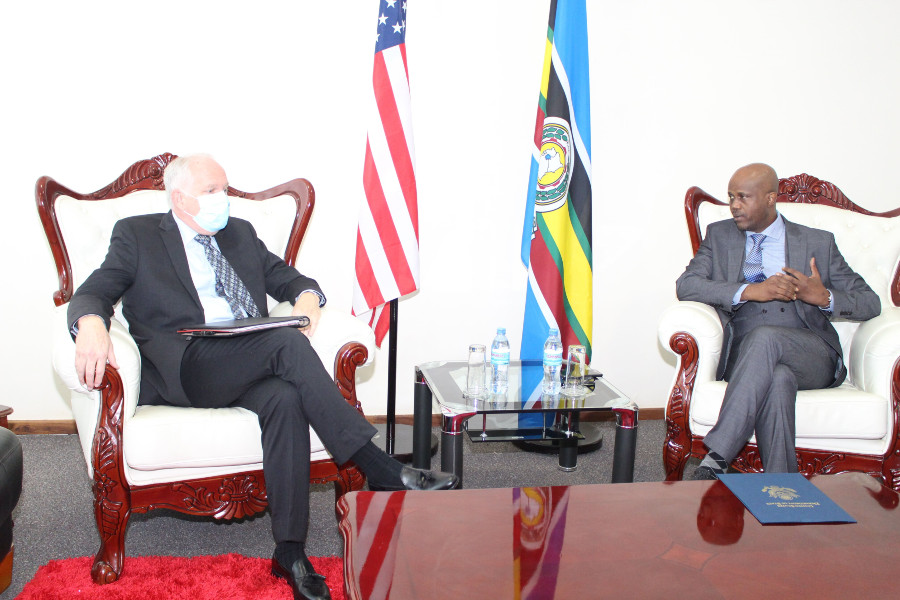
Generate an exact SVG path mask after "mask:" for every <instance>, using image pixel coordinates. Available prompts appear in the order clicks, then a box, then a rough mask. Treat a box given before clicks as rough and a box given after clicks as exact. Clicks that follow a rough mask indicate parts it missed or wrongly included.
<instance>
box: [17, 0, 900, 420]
mask: <svg viewBox="0 0 900 600" xmlns="http://www.w3.org/2000/svg"><path fill="white" fill-rule="evenodd" d="M409 4H410V10H409V20H408V25H409V34H408V37H407V49H408V54H409V71H410V80H411V81H410V85H411V90H412V96H413V98H412V100H413V113H414V114H413V117H414V123H415V142H416V161H417V172H418V182H419V211H420V213H419V214H420V236H421V263H422V289H421V291H420V292H419V293H418V294H417V295H415V296H414V297H411V298H409V299H407V300H404V301H403V302H401V304H400V340H399V344H400V351H399V366H398V387H399V389H398V401H397V412H398V414H410V413H412V372H413V365H414V364H415V363H416V362H421V361H425V360H430V359H441V358H461V357H462V355H463V353H464V349H465V346H466V344H467V343H470V342H474V341H477V340H481V341H484V342H489V340H490V338H491V337H492V333H493V329H494V328H495V327H496V326H497V325H505V326H506V327H508V329H509V333H510V337H511V339H512V341H513V348H514V355H515V350H516V349H517V348H518V340H519V334H520V332H521V320H522V309H523V305H524V290H525V273H524V271H523V270H522V267H521V265H520V263H519V261H518V244H519V236H520V231H521V227H522V218H523V203H524V197H525V186H526V180H527V177H528V168H529V160H530V158H529V157H530V150H529V144H530V140H531V137H532V128H533V126H534V114H535V109H536V102H537V96H538V84H539V79H540V68H541V61H542V58H543V49H544V48H543V46H544V41H543V40H544V35H545V31H546V23H547V10H548V5H549V0H518V1H517V2H515V3H512V2H501V1H499V0H485V1H482V2H480V3H476V4H475V6H476V7H477V8H476V10H474V11H472V10H469V7H468V5H460V4H459V3H454V2H436V1H434V0H432V1H427V0H409ZM154 8H156V9H159V10H163V9H164V10H165V11H169V14H162V12H157V13H153V12H152V10H153V9H154ZM376 12H377V3H376V2H375V0H350V1H345V2H294V1H291V2H287V1H285V0H281V1H277V2H268V3H255V4H254V3H247V2H235V1H221V0H220V1H216V2H212V1H196V2H183V1H182V2H169V1H161V2H156V3H153V4H146V3H133V2H120V1H89V0H86V1H84V2H78V3H73V2H66V1H52V0H46V1H34V2H15V3H5V4H4V5H3V7H2V8H0V56H2V57H3V58H2V59H0V60H2V62H0V115H2V116H0V119H2V121H0V123H2V127H0V131H2V134H0V181H3V182H4V192H5V198H4V200H5V203H4V208H5V211H6V215H7V223H6V224H7V226H6V235H4V236H3V237H2V238H0V256H2V259H0V260H2V275H3V281H4V284H3V285H4V289H5V293H3V294H0V303H2V304H0V314H2V315H3V319H4V323H3V331H4V334H5V335H4V339H3V344H2V345H0V364H2V365H3V367H2V375H3V379H4V384H5V385H4V386H3V387H4V390H5V393H4V394H3V395H2V397H0V403H4V404H9V405H12V406H13V408H15V411H16V412H15V414H14V415H13V419H23V420H24V419H68V418H70V416H71V415H70V413H69V408H68V405H67V401H66V400H65V399H64V398H65V396H64V395H63V394H62V393H61V392H60V390H59V389H58V387H59V384H58V383H56V382H55V380H54V377H53V375H52V371H51V369H50V365H49V352H48V348H47V344H46V340H47V338H48V326H47V325H45V323H44V319H45V318H46V317H47V315H48V314H49V313H50V312H51V310H52V308H53V303H52V299H51V294H52V292H53V290H54V289H56V275H55V270H54V266H53V261H52V257H51V254H50V251H49V249H48V247H47V244H46V241H45V238H44V235H43V233H42V231H41V229H40V224H39V222H38V218H37V213H36V210H35V207H34V200H33V186H34V182H35V180H36V179H37V178H38V177H39V176H41V175H45V174H47V175H52V176H53V177H55V178H56V179H57V180H59V181H60V182H62V183H63V184H66V185H68V186H69V187H72V188H73V189H76V190H79V191H84V192H87V191H93V190H95V189H98V188H100V187H102V186H104V185H106V184H107V183H109V182H110V180H111V179H112V177H113V176H115V175H117V174H118V173H120V172H121V171H122V170H123V169H124V168H125V167H127V166H128V165H130V164H131V163H132V162H133V161H135V160H138V159H141V158H147V157H150V156H153V155H156V154H159V153H161V152H166V151H168V152H173V153H176V154H184V153H189V152H195V151H205V152H210V153H212V154H214V155H215V156H216V157H217V158H218V159H219V160H220V162H221V163H222V164H223V165H224V166H225V168H226V170H227V171H228V174H229V179H230V181H231V182H232V184H233V185H234V186H235V187H238V188H239V189H244V190H257V189H263V188H265V187H269V186H270V185H273V184H275V183H279V182H282V181H286V180H287V179H291V178H293V177H297V176H303V177H307V178H308V179H310V180H311V181H312V182H313V184H314V185H315V187H316V192H317V201H318V204H317V208H316V213H315V216H314V218H313V221H312V226H311V228H310V230H309V233H308V235H307V239H306V242H305V243H304V246H303V248H302V250H301V256H300V261H299V264H300V265H301V268H302V270H304V271H305V272H307V273H308V274H311V275H313V276H315V277H316V278H318V280H319V281H320V283H321V284H322V286H323V288H324V289H325V290H326V293H327V294H328V296H329V299H330V303H331V305H333V306H336V307H339V308H342V309H345V310H348V311H349V307H350V301H351V289H352V281H353V251H354V240H355V234H356V211H357V205H358V203H359V201H360V199H361V197H362V191H361V178H362V177H361V172H362V158H363V152H364V144H365V124H364V120H363V117H362V115H361V103H360V99H361V98H362V97H363V96H364V95H365V94H366V93H367V90H368V88H369V85H370V83H369V82H370V77H371V68H372V50H373V45H374V44H373V37H374V27H375V25H374V23H375V17H376ZM588 18H589V20H590V22H589V23H588V30H589V35H590V44H591V48H590V52H591V67H592V78H593V79H592V112H593V131H592V139H593V163H594V172H593V180H594V285H595V291H594V298H595V306H594V323H595V324H594V335H593V339H594V364H595V365H596V366H597V367H598V368H600V369H601V370H602V371H603V372H605V373H606V374H607V376H608V377H609V378H610V380H612V381H613V382H614V383H616V384H617V385H618V386H619V387H620V388H621V389H622V390H623V391H624V392H625V393H627V394H629V395H630V396H631V397H632V398H634V399H635V400H636V401H637V402H638V403H639V404H640V406H641V407H643V408H649V407H661V406H664V404H665V400H666V395H667V388H668V385H669V383H670V379H671V376H672V367H671V364H673V361H672V360H671V359H670V358H668V355H667V354H666V353H665V352H663V350H662V348H661V347H660V346H659V344H658V343H657V341H656V321H657V318H658V315H659V314H660V312H661V311H662V310H663V309H664V308H665V307H666V306H667V305H668V304H669V303H670V302H672V301H673V300H674V280H675V278H676V277H677V276H678V274H679V273H680V272H681V270H682V269H683V268H684V265H685V264H686V263H687V261H688V260H689V257H690V246H689V243H688V239H687V235H686V233H685V227H684V218H683V211H682V200H683V197H684V192H685V190H686V189H687V188H688V187H689V186H691V185H700V186H701V187H703V188H704V189H706V190H707V191H709V192H711V193H714V194H716V195H718V196H719V197H722V196H723V195H724V189H725V185H726V183H727V181H728V178H729V177H730V175H731V173H732V172H733V171H734V169H735V168H736V167H738V166H740V165H743V164H745V163H748V162H751V161H757V160H760V161H766V162H769V163H770V164H772V165H773V166H774V167H775V168H776V169H777V170H778V172H779V173H780V174H782V175H791V174H796V173H800V172H807V173H810V174H813V175H816V176H819V177H823V178H826V179H828V180H830V181H833V182H835V183H837V184H838V185H840V186H841V188H842V189H843V190H844V192H845V193H847V195H848V196H849V197H850V198H851V199H852V200H854V201H856V202H857V203H858V204H861V205H863V206H865V207H866V208H869V209H870V210H876V211H883V210H888V209H891V208H893V207H895V206H898V205H900V198H898V197H897V194H896V193H895V192H894V187H893V184H892V183H891V181H892V175H893V172H892V167H893V165H894V164H895V163H896V161H897V159H898V158H900V143H898V140H900V117H898V110H897V107H898V106H900V79H898V78H897V73H898V72H900V37H898V36H897V35H896V31H897V28H898V27H897V26H898V24H900V4H897V3H893V2H889V1H887V0H881V1H879V0H858V1H856V2H853V3H847V2H841V1H839V0H795V1H792V2H784V1H776V0H754V1H752V2H751V1H743V2H728V3H723V2H716V1H713V0H707V1H702V0H681V1H679V2H671V1H667V0H643V1H639V0H632V1H624V0H619V1H615V2H614V1H600V0H588ZM11 290H14V293H10V291H11ZM376 363H377V366H376V367H375V369H374V372H373V373H370V374H368V375H367V376H366V379H365V381H364V382H363V383H362V385H361V388H360V393H361V397H362V399H363V403H364V407H365V410H366V412H367V413H368V414H370V415H379V414H384V413H385V395H386V372H387V353H386V351H382V352H380V353H379V354H378V356H377V359H376Z"/></svg>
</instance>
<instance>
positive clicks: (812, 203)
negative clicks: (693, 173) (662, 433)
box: [659, 174, 900, 490]
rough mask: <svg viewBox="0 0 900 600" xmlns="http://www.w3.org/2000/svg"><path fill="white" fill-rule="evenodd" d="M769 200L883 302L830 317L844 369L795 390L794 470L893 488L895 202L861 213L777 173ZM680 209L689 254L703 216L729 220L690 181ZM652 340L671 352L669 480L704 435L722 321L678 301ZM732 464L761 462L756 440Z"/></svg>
mask: <svg viewBox="0 0 900 600" xmlns="http://www.w3.org/2000/svg"><path fill="white" fill-rule="evenodd" d="M778 202H779V204H778V210H779V211H780V212H781V213H782V214H783V215H784V216H785V218H787V219H788V220H790V221H794V222H795V223H801V224H804V225H809V226H812V227H817V228H819V229H826V230H828V231H831V232H832V233H834V236H835V239H836V241H837V245H838V248H840V250H841V253H842V254H843V255H844V258H845V259H846V260H847V262H848V263H849V264H850V266H851V267H852V268H853V269H854V270H855V271H856V272H857V273H859V274H860V275H862V276H863V277H864V278H865V280H866V282H868V284H869V285H870V286H871V287H872V289H873V290H875V292H876V293H878V295H879V296H880V297H881V303H882V313H881V315H880V316H878V317H876V318H874V319H871V320H869V321H866V322H864V323H853V322H848V321H844V322H842V321H840V320H835V321H834V326H835V329H837V331H838V334H839V335H840V338H841V345H842V347H843V350H844V360H845V362H846V364H847V367H848V376H847V380H846V381H845V382H844V384H843V385H841V386H840V387H837V388H832V389H827V390H808V391H801V392H799V393H798V395H797V405H796V423H797V439H796V447H797V461H798V466H799V469H800V472H801V473H803V474H805V475H807V476H809V475H812V474H813V473H841V472H844V471H863V472H865V473H869V474H870V475H872V476H874V477H877V478H878V479H880V480H881V481H882V482H883V483H884V484H885V485H888V486H891V487H893V488H894V489H897V490H900V308H898V306H900V268H898V262H900V208H898V209H896V210H893V211H890V212H885V213H873V212H870V211H867V210H865V209H863V208H860V207H859V206H857V205H856V204H854V203H853V202H851V201H850V200H848V199H847V197H846V196H844V194H843V193H842V192H841V191H840V190H839V189H838V188H837V187H836V186H835V185H833V184H831V183H828V182H827V181H821V180H819V179H816V178H815V177H811V176H809V175H806V174H803V175H797V176H795V177H790V178H787V179H782V180H781V181H780V184H779V196H778ZM684 207H685V215H686V217H687V226H688V232H689V234H690V239H691V245H692V247H693V250H694V252H695V253H696V252H697V249H698V247H699V246H700V241H701V234H702V232H704V231H706V226H707V225H708V224H709V223H712V222H714V221H720V220H722V219H728V218H731V214H730V211H729V210H728V204H727V203H725V202H720V201H719V200H716V199H715V198H713V197H712V196H710V195H709V194H707V193H706V192H704V191H703V190H701V189H700V188H697V187H693V188H691V189H689V190H688V192H687V195H686V197H685V202H684ZM659 340H660V343H661V344H662V345H663V347H667V348H671V351H672V352H673V353H674V354H676V355H677V356H678V359H679V360H678V364H677V369H676V372H675V379H674V383H673V385H672V391H671V393H670V395H669V400H668V405H667V407H666V441H665V446H664V447H663V461H664V463H665V469H666V478H667V479H668V480H677V479H681V477H682V474H683V470H684V465H685V462H686V461H687V460H688V458H690V457H691V456H693V457H697V458H699V457H702V456H703V455H705V453H706V450H705V448H704V446H703V436H704V435H705V434H706V433H708V432H709V430H710V429H712V427H713V425H715V423H716V419H717V418H718V415H719V409H720V407H721V405H722V398H723V396H724V393H725V386H726V383H725V382H724V381H716V366H717V364H718V362H719V354H720V352H721V347H722V325H721V323H720V321H719V318H718V316H717V315H716V313H715V311H714V310H713V309H712V308H711V307H709V306H707V305H705V304H701V303H698V302H678V303H676V304H675V305H674V306H672V307H670V308H668V309H667V310H666V311H665V312H664V313H663V315H662V317H661V320H660V324H659ZM732 465H733V466H734V467H735V468H736V469H738V470H739V471H744V472H757V471H761V470H762V462H761V460H760V457H759V451H758V449H757V447H756V444H755V439H753V438H751V440H750V442H749V443H748V444H747V445H746V446H745V447H744V449H743V451H742V452H741V453H740V454H739V455H738V457H737V458H736V459H735V460H734V462H733V463H732Z"/></svg>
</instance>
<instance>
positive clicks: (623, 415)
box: [612, 408, 638, 483]
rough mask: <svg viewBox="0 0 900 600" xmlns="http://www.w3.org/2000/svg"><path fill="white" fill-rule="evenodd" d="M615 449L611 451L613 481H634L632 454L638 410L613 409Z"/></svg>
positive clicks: (635, 446)
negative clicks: (614, 416) (614, 414)
mask: <svg viewBox="0 0 900 600" xmlns="http://www.w3.org/2000/svg"><path fill="white" fill-rule="evenodd" d="M615 413H616V450H615V452H614V453H613V474H612V482H613V483H631V482H632V481H634V454H635V449H636V448H637V425H638V411H637V408H634V409H630V408H629V409H615Z"/></svg>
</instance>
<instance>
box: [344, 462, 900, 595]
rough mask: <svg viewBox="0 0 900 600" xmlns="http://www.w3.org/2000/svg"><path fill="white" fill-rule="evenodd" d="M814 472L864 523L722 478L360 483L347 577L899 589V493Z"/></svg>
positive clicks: (751, 589) (434, 591)
mask: <svg viewBox="0 0 900 600" xmlns="http://www.w3.org/2000/svg"><path fill="white" fill-rule="evenodd" d="M812 481H813V483H814V484H815V485H816V486H817V487H819V488H820V489H821V490H822V491H824V492H825V493H826V494H827V495H828V496H829V497H830V498H831V499H832V500H834V501H835V502H837V503H838V504H839V505H840V506H841V507H842V508H844V510H846V511H847V512H849V513H850V514H851V515H852V516H853V517H854V518H855V519H857V521H858V522H857V523H855V524H840V525H838V524H833V525H767V526H762V525H760V524H759V523H758V522H757V520H756V519H755V518H754V517H753V516H752V515H751V514H750V513H749V512H747V511H746V510H745V509H744V507H743V505H742V504H741V503H740V501H738V500H737V499H736V498H735V497H734V496H733V495H732V494H731V492H730V491H729V490H728V489H727V488H726V487H725V486H724V485H723V484H722V483H720V482H718V481H716V482H709V481H679V482H660V483H632V484H615V485H613V484H605V485H584V486H571V487H565V486H560V487H539V488H503V489H500V488H498V489H478V490H451V491H444V492H351V493H348V494H346V495H344V497H343V498H342V499H341V500H340V502H339V503H338V510H339V512H340V514H341V522H340V528H341V531H342V533H343V536H344V587H345V591H346V593H347V597H348V598H349V599H358V598H365V599H367V600H381V599H386V598H394V599H400V598H438V599H439V598H491V599H502V598H519V597H521V598H560V599H575V598H590V599H596V598H641V599H644V598H673V599H674V598H691V599H692V600H694V599H702V598H748V599H753V600H760V599H761V598H791V599H796V598H816V599H822V598H840V599H842V600H846V599H848V598H866V599H867V600H868V599H875V598H897V597H900V590H898V586H897V584H896V579H897V564H898V557H900V510H898V508H897V507H898V504H900V502H898V494H897V493H896V492H894V491H893V490H890V489H888V488H885V487H883V486H881V485H880V484H879V483H878V482H877V481H876V480H875V479H873V478H872V477H870V476H868V475H864V474H861V473H846V474H842V475H819V476H816V477H814V478H813V479H812Z"/></svg>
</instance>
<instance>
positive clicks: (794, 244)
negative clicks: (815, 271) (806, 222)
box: [782, 216, 810, 275]
mask: <svg viewBox="0 0 900 600" xmlns="http://www.w3.org/2000/svg"><path fill="white" fill-rule="evenodd" d="M782 219H784V217H783V216H782ZM784 237H785V238H786V242H785V249H784V251H785V257H784V261H785V262H786V263H787V266H789V267H790V268H792V269H796V270H798V271H800V272H801V273H805V274H806V275H809V274H810V273H808V272H807V271H808V270H809V265H808V262H809V255H808V251H807V244H806V241H807V240H806V236H805V235H803V231H802V230H801V229H800V228H799V227H797V226H796V225H795V224H793V223H791V222H790V221H788V220H787V219H784Z"/></svg>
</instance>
